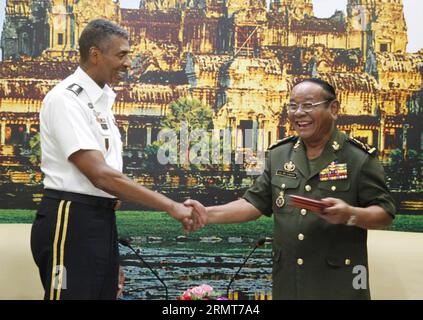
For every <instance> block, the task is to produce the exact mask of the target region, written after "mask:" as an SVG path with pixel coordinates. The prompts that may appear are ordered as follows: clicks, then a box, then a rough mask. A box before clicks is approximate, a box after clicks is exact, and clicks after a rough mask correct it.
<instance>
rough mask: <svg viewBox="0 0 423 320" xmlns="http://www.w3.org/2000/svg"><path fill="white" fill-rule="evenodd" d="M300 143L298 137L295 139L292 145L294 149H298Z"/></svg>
mask: <svg viewBox="0 0 423 320" xmlns="http://www.w3.org/2000/svg"><path fill="white" fill-rule="evenodd" d="M300 144H301V140H300V139H298V140H297V142H296V143H295V145H294V149H298V148H299V146H300Z"/></svg>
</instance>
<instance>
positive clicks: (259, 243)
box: [226, 238, 266, 297]
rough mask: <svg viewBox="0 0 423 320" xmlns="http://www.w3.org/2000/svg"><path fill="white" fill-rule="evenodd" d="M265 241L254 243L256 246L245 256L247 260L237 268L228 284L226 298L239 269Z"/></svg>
mask: <svg viewBox="0 0 423 320" xmlns="http://www.w3.org/2000/svg"><path fill="white" fill-rule="evenodd" d="M265 241H266V239H264V238H261V239H259V240H258V241H257V242H256V245H255V246H254V249H253V250H252V251H251V252H250V254H249V255H248V256H247V258H246V259H245V260H244V262H243V263H242V264H241V266H240V267H239V268H238V271H237V272H236V273H235V275H234V276H233V277H232V279H231V281H230V282H229V284H228V287H227V289H226V297H229V289H230V287H231V284H232V282H234V280H235V278H236V276H237V275H238V273H239V272H240V271H241V269H242V268H243V267H244V266H245V264H246V262H247V260H248V259H249V258H250V257H251V255H252V254H253V253H254V251H256V249H257V248H258V247H261V246H262V245H263V244H264V243H265Z"/></svg>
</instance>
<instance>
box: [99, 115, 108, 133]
mask: <svg viewBox="0 0 423 320" xmlns="http://www.w3.org/2000/svg"><path fill="white" fill-rule="evenodd" d="M96 120H97V122H98V123H99V124H100V126H101V129H103V130H109V126H108V125H107V121H106V119H105V118H101V117H96Z"/></svg>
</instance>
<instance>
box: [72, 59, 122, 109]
mask: <svg viewBox="0 0 423 320" xmlns="http://www.w3.org/2000/svg"><path fill="white" fill-rule="evenodd" d="M74 74H75V76H76V77H77V78H78V80H79V83H78V84H79V85H81V87H83V88H84V90H85V92H86V94H87V95H88V97H89V98H90V100H91V102H92V103H96V102H97V101H98V100H99V99H100V98H101V96H102V95H103V94H106V95H107V96H108V97H109V98H111V99H113V100H114V99H115V97H116V94H115V93H114V92H113V90H112V89H111V88H110V87H109V85H107V84H106V85H105V86H104V88H101V87H100V86H99V85H98V84H97V83H96V82H95V81H94V80H93V79H92V78H91V77H90V76H89V75H88V74H87V73H86V72H85V71H84V70H82V68H81V67H78V68H77V69H76V71H75V73H74Z"/></svg>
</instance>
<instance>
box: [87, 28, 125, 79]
mask: <svg viewBox="0 0 423 320" xmlns="http://www.w3.org/2000/svg"><path fill="white" fill-rule="evenodd" d="M92 49H94V50H96V52H95V58H96V59H95V65H96V71H97V72H96V82H97V83H99V84H100V86H101V84H103V86H104V84H105V83H109V84H110V83H113V82H117V81H120V80H122V79H123V78H124V76H125V74H126V72H127V70H128V68H129V67H130V66H131V59H130V58H129V52H130V49H129V42H128V40H127V39H125V38H123V37H119V36H116V35H112V36H111V37H110V38H109V39H108V41H107V43H106V44H105V45H104V48H102V49H99V48H92Z"/></svg>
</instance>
